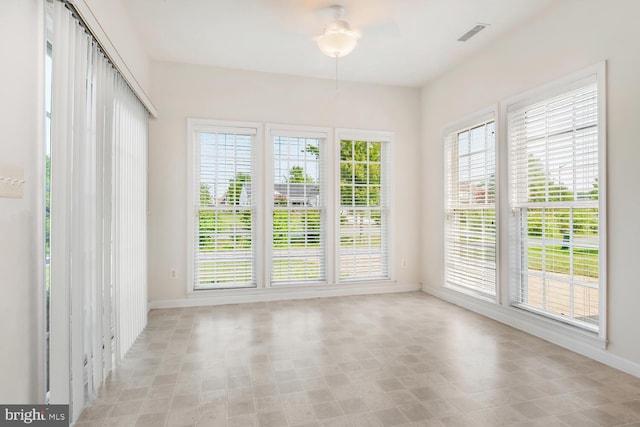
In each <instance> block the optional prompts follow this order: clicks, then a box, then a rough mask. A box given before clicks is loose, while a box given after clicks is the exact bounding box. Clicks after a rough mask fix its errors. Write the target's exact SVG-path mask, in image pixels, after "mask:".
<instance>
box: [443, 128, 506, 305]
mask: <svg viewBox="0 0 640 427" xmlns="http://www.w3.org/2000/svg"><path fill="white" fill-rule="evenodd" d="M445 152H446V188H445V191H446V196H445V197H446V202H445V221H446V224H445V284H446V286H451V287H461V288H465V289H467V290H471V291H473V292H478V293H481V294H487V295H490V296H493V295H495V294H496V197H495V189H496V181H495V178H496V175H495V172H496V145H495V122H494V121H493V119H491V120H489V121H486V122H483V123H480V124H476V125H474V126H472V127H467V128H464V129H458V130H456V131H453V132H451V133H449V134H448V135H447V136H446V138H445Z"/></svg>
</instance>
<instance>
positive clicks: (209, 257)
mask: <svg viewBox="0 0 640 427" xmlns="http://www.w3.org/2000/svg"><path fill="white" fill-rule="evenodd" d="M190 123H191V127H192V138H194V139H193V145H194V146H193V150H194V154H195V155H194V159H195V161H194V171H193V172H194V173H193V180H194V181H193V186H192V194H191V197H192V215H193V216H194V221H192V225H193V231H192V237H193V239H192V243H193V245H192V249H191V250H192V253H191V256H192V261H193V280H192V282H191V283H193V289H217V288H236V287H252V286H256V266H255V258H256V244H255V223H256V205H257V204H256V194H257V191H259V190H258V189H257V188H256V187H254V185H255V180H254V175H255V167H254V164H255V162H254V156H255V144H256V134H257V128H255V127H246V128H245V127H239V128H233V127H225V126H211V125H204V124H202V125H201V124H197V123H195V122H190Z"/></svg>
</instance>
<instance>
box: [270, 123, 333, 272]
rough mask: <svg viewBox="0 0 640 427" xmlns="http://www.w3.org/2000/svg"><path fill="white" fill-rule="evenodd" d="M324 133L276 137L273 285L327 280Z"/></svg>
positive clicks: (276, 135)
mask: <svg viewBox="0 0 640 427" xmlns="http://www.w3.org/2000/svg"><path fill="white" fill-rule="evenodd" d="M299 133H301V132H299ZM325 137H326V136H323V135H320V136H297V135H296V134H295V133H294V134H293V135H292V136H287V135H279V134H275V135H272V140H273V154H274V167H273V190H272V193H273V222H272V252H271V257H272V259H271V261H272V262H271V283H272V284H278V283H290V282H295V283H305V282H323V281H324V280H325V249H324V248H325V222H326V201H325V199H326V198H325V195H324V188H325V183H324V180H325V173H324V169H323V168H324V161H323V160H322V159H323V157H322V156H323V155H324V139H325Z"/></svg>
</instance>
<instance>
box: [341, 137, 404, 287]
mask: <svg viewBox="0 0 640 427" xmlns="http://www.w3.org/2000/svg"><path fill="white" fill-rule="evenodd" d="M342 140H365V141H375V142H382V143H383V145H382V150H381V156H382V159H383V161H382V162H381V177H382V179H381V192H382V193H383V194H385V201H386V203H385V205H384V206H383V205H381V206H380V208H381V209H382V210H386V218H387V224H386V236H385V238H386V241H385V242H384V244H385V245H386V260H385V262H386V269H387V275H386V277H379V278H375V277H372V278H360V277H354V278H342V277H341V276H340V207H341V206H340V142H341V141H342ZM393 140H394V133H393V132H388V131H368V130H360V129H340V128H338V129H336V130H335V137H334V141H335V143H334V152H333V157H334V159H335V160H334V161H333V162H332V163H333V166H334V167H335V171H334V180H335V186H334V188H335V195H334V200H333V205H334V206H335V212H334V218H335V219H334V224H335V232H334V241H335V245H334V248H335V251H334V252H335V262H334V276H335V283H341V284H347V283H348V284H352V283H367V282H374V283H378V282H392V281H394V279H395V271H394V268H393V263H392V262H391V261H392V260H393V254H394V248H393V241H394V239H393V236H394V229H393V224H394V221H393V211H392V206H394V204H393V192H392V191H391V188H392V184H391V177H392V168H393V159H392V157H393V156H392V152H393Z"/></svg>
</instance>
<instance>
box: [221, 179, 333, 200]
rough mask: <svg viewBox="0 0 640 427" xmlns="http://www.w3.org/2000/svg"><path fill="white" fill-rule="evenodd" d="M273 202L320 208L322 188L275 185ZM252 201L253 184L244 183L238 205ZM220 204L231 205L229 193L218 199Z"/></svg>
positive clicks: (315, 185)
mask: <svg viewBox="0 0 640 427" xmlns="http://www.w3.org/2000/svg"><path fill="white" fill-rule="evenodd" d="M273 188H274V191H273V201H274V203H275V204H276V205H288V206H318V205H319V204H320V186H319V185H318V184H305V183H293V182H290V183H288V182H285V183H275V184H274V185H273ZM250 201H251V183H249V182H244V183H242V189H241V190H240V196H239V198H238V203H237V204H238V205H240V206H246V205H248V204H250ZM218 204H220V205H227V204H235V203H229V195H228V192H226V193H224V195H223V196H222V197H220V198H219V199H218Z"/></svg>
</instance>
